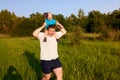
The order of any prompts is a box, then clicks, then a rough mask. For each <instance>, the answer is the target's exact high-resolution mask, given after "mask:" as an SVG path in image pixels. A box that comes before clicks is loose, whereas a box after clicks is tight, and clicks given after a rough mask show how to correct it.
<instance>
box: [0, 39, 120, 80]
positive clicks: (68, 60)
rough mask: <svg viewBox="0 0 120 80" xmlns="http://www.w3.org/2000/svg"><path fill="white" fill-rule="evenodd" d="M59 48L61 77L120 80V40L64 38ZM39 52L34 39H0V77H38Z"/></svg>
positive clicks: (67, 79)
mask: <svg viewBox="0 0 120 80" xmlns="http://www.w3.org/2000/svg"><path fill="white" fill-rule="evenodd" d="M58 47H59V50H58V51H59V55H60V60H61V62H62V65H63V74H64V75H63V80H120V77H119V74H120V42H103V41H88V40H84V41H83V40H82V41H80V43H79V44H78V45H75V46H71V44H70V42H68V41H67V40H64V39H63V40H61V42H59V43H58ZM39 52H40V49H39V41H38V40H35V39H34V38H2V39H0V80H41V77H42V72H41V66H40V61H39V57H40V54H39ZM51 80H56V78H55V75H54V74H53V75H52V78H51Z"/></svg>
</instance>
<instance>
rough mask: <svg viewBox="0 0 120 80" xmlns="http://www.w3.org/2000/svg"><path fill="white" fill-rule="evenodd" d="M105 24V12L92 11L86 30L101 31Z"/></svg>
mask: <svg viewBox="0 0 120 80" xmlns="http://www.w3.org/2000/svg"><path fill="white" fill-rule="evenodd" d="M104 26H105V21H104V18H103V14H101V13H100V12H99V11H94V10H93V11H91V12H90V13H89V15H88V19H87V24H86V31H87V32H97V33H98V32H100V31H101V30H102V29H103V27H104Z"/></svg>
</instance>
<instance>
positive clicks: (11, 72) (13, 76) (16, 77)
mask: <svg viewBox="0 0 120 80" xmlns="http://www.w3.org/2000/svg"><path fill="white" fill-rule="evenodd" d="M3 80H22V77H21V75H20V74H19V73H18V72H17V70H16V68H15V67H14V66H9V68H8V70H7V74H6V75H5V76H4V77H3Z"/></svg>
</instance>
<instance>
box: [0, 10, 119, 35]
mask: <svg viewBox="0 0 120 80" xmlns="http://www.w3.org/2000/svg"><path fill="white" fill-rule="evenodd" d="M53 18H54V19H56V20H57V21H59V22H60V23H61V24H62V25H64V27H65V28H66V29H67V31H68V33H75V34H77V32H80V31H81V32H85V33H102V34H103V35H106V36H108V34H107V32H109V33H110V32H111V31H112V32H114V33H115V32H119V30H120V9H118V10H114V11H112V12H108V13H101V12H100V11H97V10H93V11H90V12H89V13H88V15H87V16H86V15H85V13H84V11H83V10H82V9H79V10H78V14H77V15H74V14H71V15H70V16H67V17H64V16H63V15H62V14H57V15H55V14H53ZM44 19H45V18H44V16H43V14H42V13H40V12H36V13H32V14H30V17H24V16H23V17H18V16H16V15H15V13H14V12H10V11H8V10H7V9H5V10H1V11H0V34H9V35H10V36H32V32H33V30H34V29H36V28H37V27H39V26H41V25H42V24H43V22H44ZM117 34H118V33H117ZM119 37H120V34H119Z"/></svg>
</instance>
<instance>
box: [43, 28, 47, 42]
mask: <svg viewBox="0 0 120 80" xmlns="http://www.w3.org/2000/svg"><path fill="white" fill-rule="evenodd" d="M47 34H48V31H47V29H45V32H44V39H43V42H47Z"/></svg>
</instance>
